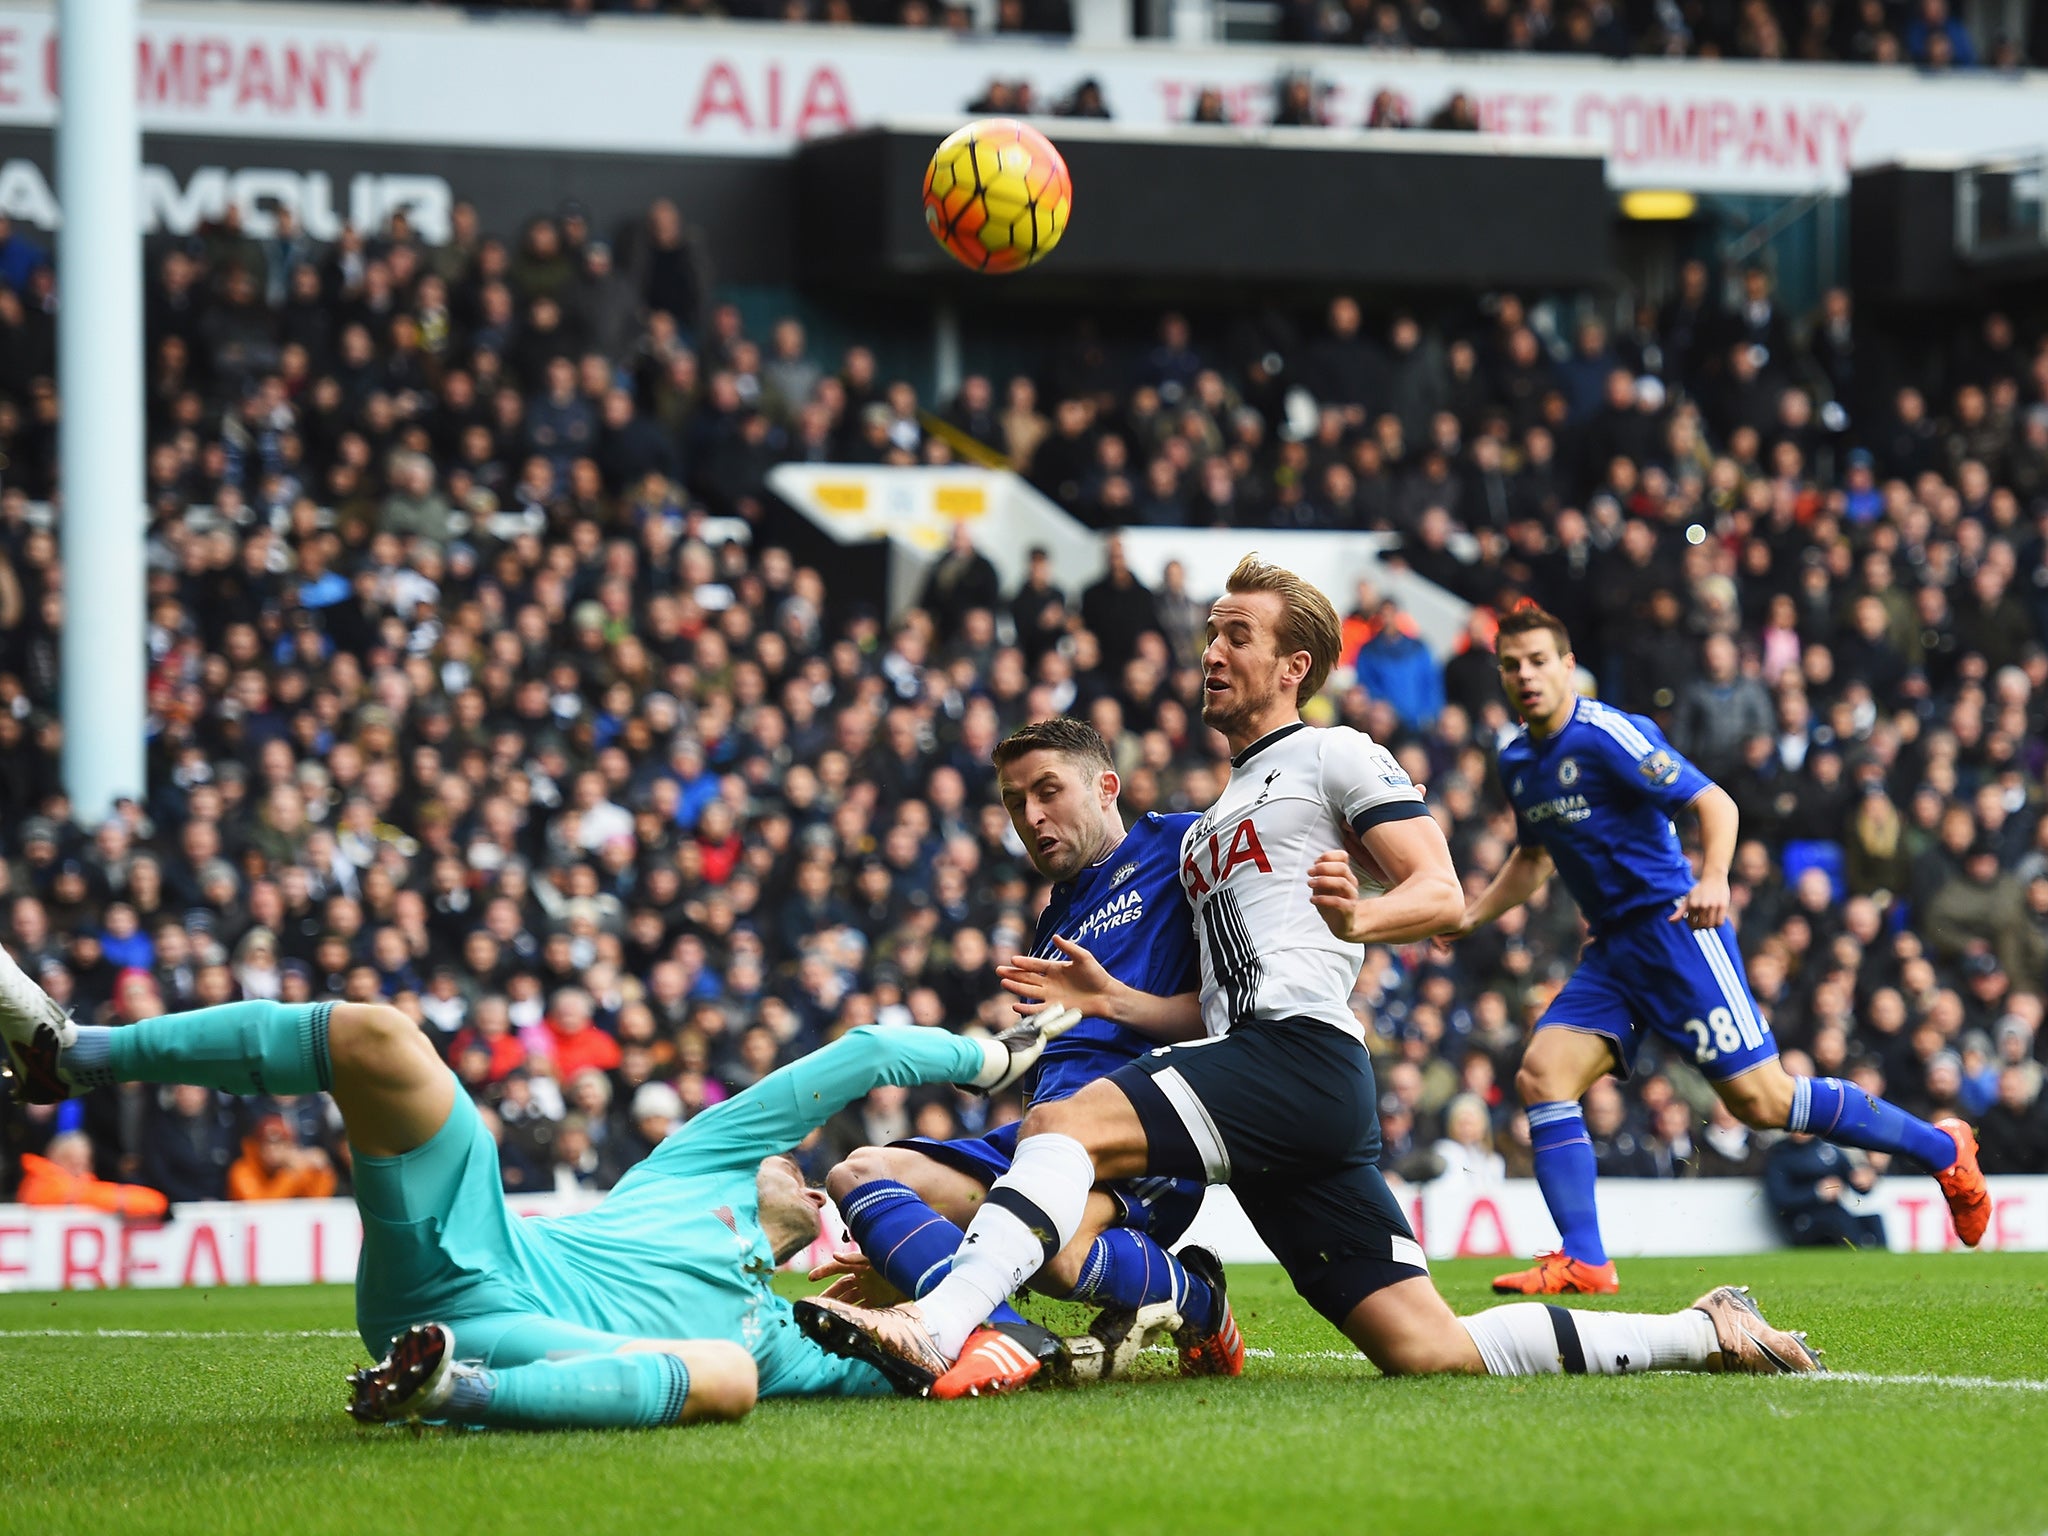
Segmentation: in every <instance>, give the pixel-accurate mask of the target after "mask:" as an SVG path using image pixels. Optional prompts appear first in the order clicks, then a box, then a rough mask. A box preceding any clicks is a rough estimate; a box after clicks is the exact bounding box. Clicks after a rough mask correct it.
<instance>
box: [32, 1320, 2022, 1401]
mask: <svg viewBox="0 0 2048 1536" xmlns="http://www.w3.org/2000/svg"><path fill="white" fill-rule="evenodd" d="M357 1337H359V1335H358V1334H356V1333H355V1332H354V1330H352V1329H348V1328H272V1329H235V1328H0V1339H354V1338H357ZM1145 1353H1146V1354H1148V1355H1167V1354H1173V1353H1175V1351H1174V1350H1171V1349H1167V1348H1165V1347H1163V1346H1159V1345H1154V1346H1153V1347H1152V1348H1150V1349H1147V1350H1146V1351H1145ZM1245 1353H1246V1354H1247V1355H1249V1356H1251V1357H1252V1358H1253V1359H1255V1360H1279V1359H1286V1360H1336V1361H1340V1362H1344V1363H1348V1364H1353V1365H1358V1366H1365V1365H1367V1364H1368V1362H1367V1360H1366V1358H1365V1356H1363V1355H1361V1354H1359V1353H1357V1352H1356V1351H1355V1350H1348V1349H1304V1350H1289V1351H1288V1352H1287V1353H1286V1354H1285V1355H1282V1354H1281V1353H1280V1351H1278V1350H1275V1349H1247V1350H1245ZM1789 1379H1791V1380H1795V1381H1820V1382H1829V1381H1834V1382H1845V1383H1847V1384H1849V1385H1851V1386H1860V1387H1948V1388H1952V1389H1960V1390H1963V1391H1968V1392H1980V1391H1990V1392H2048V1381H2035V1380H2029V1379H2027V1378H2024V1377H2006V1376H1924V1375H1923V1376H1913V1375H1908V1376H1884V1375H1876V1374H1872V1373H1870V1372H1866V1371H1827V1372H1824V1373H1821V1374H1817V1375H1810V1376H1809V1375H1802V1376H1795V1377H1792V1378H1789Z"/></svg>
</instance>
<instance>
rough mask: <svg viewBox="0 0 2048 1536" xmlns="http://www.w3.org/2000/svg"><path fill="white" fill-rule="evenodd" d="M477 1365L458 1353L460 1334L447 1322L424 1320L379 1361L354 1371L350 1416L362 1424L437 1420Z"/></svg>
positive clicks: (394, 1342) (350, 1374)
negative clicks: (463, 1378) (462, 1378)
mask: <svg viewBox="0 0 2048 1536" xmlns="http://www.w3.org/2000/svg"><path fill="white" fill-rule="evenodd" d="M476 1369H477V1367H475V1366H473V1365H463V1364H461V1363H460V1362H459V1361H457V1360H456V1358H455V1333H454V1331H453V1330H452V1329H451V1328H449V1326H448V1325H447V1324H446V1323H419V1324H416V1325H414V1326H413V1327H411V1328H408V1329H406V1330H405V1332H403V1333H401V1334H400V1335H399V1336H398V1337H397V1338H395V1339H393V1340H392V1341H391V1353H390V1354H388V1355H386V1356H385V1357H384V1358H383V1359H382V1360H379V1361H378V1362H377V1363H376V1364H375V1365H369V1366H364V1367H363V1368H362V1369H361V1370H359V1371H350V1372H349V1373H348V1386H349V1394H350V1395H349V1403H348V1412H349V1417H351V1418H353V1419H355V1420H356V1421H357V1422H358V1423H361V1424H397V1423H402V1422H404V1421H406V1420H414V1421H417V1420H420V1419H431V1418H435V1417H437V1416H438V1414H439V1411H440V1409H441V1408H442V1407H443V1406H444V1405H445V1404H446V1403H447V1401H448V1399H449V1397H450V1396H451V1395H452V1394H453V1393H454V1391H455V1382H456V1380H457V1378H458V1377H459V1376H461V1375H462V1374H463V1373H464V1372H473V1371H475V1370H476Z"/></svg>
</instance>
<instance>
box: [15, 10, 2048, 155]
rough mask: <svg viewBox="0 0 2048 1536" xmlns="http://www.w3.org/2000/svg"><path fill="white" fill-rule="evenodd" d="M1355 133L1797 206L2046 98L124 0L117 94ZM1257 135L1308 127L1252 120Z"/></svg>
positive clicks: (475, 144) (463, 130) (733, 123)
mask: <svg viewBox="0 0 2048 1536" xmlns="http://www.w3.org/2000/svg"><path fill="white" fill-rule="evenodd" d="M55 31H56V29H55V20H54V12H53V11H52V10H51V9H50V8H48V7H46V6H36V5H30V4H23V3H18V0H17V3H14V4H0V127H10V126H11V127H17V128H41V127H48V126H49V125H50V124H51V123H52V122H53V121H54V119H55V115H56V93H57V85H56V80H57V73H56V47H57V41H56V35H55ZM1300 72H1306V73H1308V74H1310V75H1311V76H1313V77H1314V79H1315V81H1316V83H1317V87H1318V90H1319V92H1320V94H1321V96H1322V99H1323V101H1324V104H1325V108H1326V111H1327V113H1328V114H1329V117H1330V119H1331V121H1332V122H1333V123H1335V124H1337V125H1339V126H1343V127H1347V128H1357V127H1360V126H1362V125H1363V123H1364V121H1365V115H1366V108H1367V106H1368V104H1369V103H1370V102H1371V101H1372V99H1373V98H1374V97H1375V96H1376V95H1377V94H1378V93H1379V92H1381V91H1383V90H1387V91H1392V92H1394V93H1395V94H1396V95H1398V96H1400V97H1402V98H1403V99H1404V100H1405V101H1406V102H1407V104H1408V106H1409V109H1410V114H1411V117H1413V118H1415V119H1417V120H1419V119H1421V118H1425V117H1427V116H1428V115H1429V114H1430V113H1431V112H1433V111H1434V110H1435V109H1436V108H1437V107H1438V106H1439V105H1441V104H1442V103H1443V102H1444V101H1445V100H1446V99H1448V98H1449V97H1450V95H1451V94H1452V93H1453V92H1456V91H1463V92H1465V93H1466V94H1468V95H1469V96H1471V97H1472V98H1473V100H1474V101H1475V102H1477V103H1478V106H1479V112H1480V118H1481V121H1482V122H1483V123H1484V124H1485V126H1486V127H1487V128H1488V129H1489V130H1491V131H1493V132H1496V133H1501V134H1505V135H1511V136H1514V137H1517V138H1520V139H1524V140H1528V141H1534V142H1537V143H1541V142H1543V141H1545V140H1553V141H1571V142H1573V143H1575V144H1590V145H1593V146H1596V147H1598V148H1600V149H1601V150H1602V151H1604V153H1605V154H1606V156H1607V164H1608V178H1609V180H1610V182H1612V183H1613V184H1614V185H1615V186H1617V187H1683V188H1688V189H1691V190H1695V191H1729V192H1766V193H1780V194H1798V193H1805V192H1814V191H1823V190H1830V189H1833V190H1839V189H1841V188H1842V187H1844V186H1846V185H1847V182H1848V177H1849V172H1850V171H1851V169H1853V168H1854V167H1856V166H1861V165H1873V164H1878V163H1881V162H1884V161H1887V160H1895V159H1900V158H1903V157H1907V156H1912V155H1945V156H1971V155H1977V156H1989V155H1996V154H2003V153H2007V152H2010V151H2012V150H2015V149H2019V148H2024V147H2027V146H2039V145H2040V143H2041V142H2042V140H2043V137H2044V132H2048V130H2044V128H2043V124H2044V123H2048V82H2044V80H2043V78H2042V77H2041V76H2038V75H2011V76H2008V75H1993V74H1990V73H1986V72H1983V71H1970V72H1956V73H1952V74H1949V75H1946V76H1939V77H1936V76H1929V75H1925V74H1922V73H1919V72H1916V71H1912V70H1906V69H1890V68H1875V67H1867V66H1859V65H1847V64H1843V65H1801V64H1738V63H1726V62H1717V61H1701V60H1695V61H1680V62H1670V61H1665V60H1640V61H1630V62H1622V63H1614V62H1609V61H1604V60H1594V59H1563V58H1550V57H1545V58H1540V59H1528V58H1519V57H1508V56H1502V55H1493V56H1475V55H1459V56H1452V55H1446V54H1427V53H1416V54H1406V55H1402V54H1385V53H1377V52H1367V51H1365V50H1362V49H1310V48H1284V47H1271V46H1265V45H1258V46H1234V47H1199V48H1191V47H1180V46H1176V45H1172V44H1167V43H1162V42H1151V43H1140V44H1124V45H1115V46H1089V45H1076V44H1068V43H1063V42H1052V41H1045V40H1041V41H1031V40H1017V39H1010V38H990V37H951V36H946V35H938V34H930V35H911V34H907V33H903V32H900V31H895V30H892V29H886V28H872V29H865V28H863V29H848V28H830V29H827V28H822V27H804V26H786V25H781V24H777V23H740V22H691V21H684V20H679V19H671V18H651V17H650V18H644V19H643V18H638V17H596V18H565V17H535V18H514V17H501V16H490V17H472V16H468V15H465V14H463V13H461V12H447V11H439V10H436V11H432V12H428V13H425V14H420V13H415V12H412V11H408V10H400V9H396V8H386V7H375V8H371V7H360V8H356V7H351V8H341V7H333V8H329V7H320V6H311V5H269V6H266V5H239V6H234V7H226V6H215V5H202V4H185V5H146V6H144V7H143V11H142V18H141V22H140V36H139V37H138V39H137V43H136V59H135V86H136V98H137V101H138V103H139V104H140V107H141V112H142V122H143V127H144V128H145V130H147V131H150V132H154V133H176V134H194V135H217V136H229V137H265V138H271V139H293V140H310V141H318V140H326V141H352V142H357V143H374V144H383V145H392V146H421V147H423V146H435V145H439V146H449V147H467V148H471V149H479V150H481V149H494V150H501V151H502V150H514V151H519V150H555V151H582V152H595V153H623V154H655V155H668V156H674V155H716V156H735V155H744V156H779V155H784V154H787V153H788V152H789V150H790V149H791V148H792V147H793V146H795V145H796V144H798V143H799V142H801V141H803V140H804V139H807V138H814V137H817V136H820V135H824V134H831V133H838V132H842V131H844V130H846V129H849V128H857V127H866V126H871V125H873V124H876V123H879V122H881V121H883V120H885V119H895V120H903V119H930V120H932V121H933V122H934V123H935V124H937V123H940V122H943V121H946V120H951V121H955V122H957V121H958V120H959V119H961V118H962V117H963V116H964V115H965V113H966V108H967V104H968V103H969V102H970V101H972V100H974V99H975V98H976V97H978V96H979V95H980V94H981V93H982V91H983V89H984V88H985V87H986V85H987V84H988V82H989V81H990V80H991V79H992V78H995V77H998V76H1000V77H1002V78H1005V79H1012V80H1014V79H1023V80H1027V81H1029V82H1030V83H1031V85H1032V87H1033V89H1034V91H1035V92H1036V93H1037V95H1038V97H1039V99H1040V100H1041V101H1044V102H1051V101H1053V100H1056V99H1057V98H1059V97H1060V96H1063V95H1065V94H1066V93H1068V92H1069V91H1071V90H1072V89H1073V87H1074V86H1075V85H1076V84H1077V83H1078V82H1079V81H1080V80H1082V79H1083V78H1086V77H1092V78H1093V79H1095V80H1096V81H1097V83H1098V84H1100V85H1101V87H1102V89H1103V92H1104V95H1105V96H1106V98H1107V100H1108V102H1109V105H1110V108H1111V110H1112V112H1113V113H1114V114H1115V118H1116V121H1117V122H1118V123H1120V124H1126V125H1130V126H1133V127H1139V128H1149V129H1157V128H1160V127H1164V126H1166V125H1168V124H1171V123H1177V122H1184V121H1186V120H1187V118H1188V116H1189V114H1190V113H1191V111H1192V109H1193V105H1194V101H1195V98H1196V96H1197V95H1198V94H1199V93H1200V92H1201V91H1202V90H1203V89H1204V88H1208V87H1214V88H1215V89H1217V90H1220V91H1221V92H1222V93H1223V97H1224V100H1225V102H1226V104H1227V107H1228V110H1229V112H1230V114H1231V116H1232V118H1233V120H1234V121H1236V122H1238V123H1240V124H1242V125H1244V126H1245V127H1246V128H1247V129H1257V130H1259V131H1262V132H1263V131H1269V130H1266V129H1265V128H1264V125H1265V124H1266V123H1267V122H1268V121H1269V120H1270V118H1271V116H1272V104H1273V99H1274V95H1275V90H1276V86H1277V84H1278V82H1279V81H1280V79H1281V78H1282V77H1283V76H1284V75H1287V74H1291V73H1300ZM1270 131H1274V132H1278V133H1283V134H1284V133H1290V132H1313V131H1314V130H1289V129H1280V130H1270Z"/></svg>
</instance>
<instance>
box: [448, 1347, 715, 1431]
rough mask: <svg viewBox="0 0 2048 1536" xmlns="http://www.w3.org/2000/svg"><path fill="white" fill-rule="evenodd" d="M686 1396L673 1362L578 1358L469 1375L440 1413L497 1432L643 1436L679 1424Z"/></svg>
mask: <svg viewBox="0 0 2048 1536" xmlns="http://www.w3.org/2000/svg"><path fill="white" fill-rule="evenodd" d="M689 1396H690V1369H689V1367H688V1366H686V1365H684V1364H683V1362H682V1361H680V1360H678V1359H677V1358H676V1357H675V1356H674V1355H662V1354H643V1353H639V1352H636V1353H633V1354H630V1355H577V1356H575V1357H573V1358H571V1359H568V1360H538V1361H535V1362H534V1363H533V1364H532V1365H515V1366H511V1367H508V1368H507V1369H505V1370H502V1371H479V1372H477V1373H476V1374H474V1375H471V1376H466V1377H464V1378H463V1379H461V1380H459V1381H457V1382H456V1383H455V1390H454V1393H453V1394H452V1395H451V1396H450V1397H449V1399H448V1404H447V1407H446V1408H445V1409H444V1410H443V1413H444V1415H445V1417H446V1419H447V1421H448V1422H449V1423H451V1424H482V1425H488V1426H490V1427H491V1428H493V1429H645V1428H651V1427H653V1426H656V1425H661V1424H674V1423H676V1422H677V1421H679V1420H680V1419H681V1418H682V1416H683V1404H684V1403H685V1402H686V1401H688V1399H689Z"/></svg>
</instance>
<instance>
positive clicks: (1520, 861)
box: [1436, 844, 1557, 953]
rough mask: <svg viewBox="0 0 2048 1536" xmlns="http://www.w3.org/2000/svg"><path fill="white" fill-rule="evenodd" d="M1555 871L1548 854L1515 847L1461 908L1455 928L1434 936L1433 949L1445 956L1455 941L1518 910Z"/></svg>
mask: <svg viewBox="0 0 2048 1536" xmlns="http://www.w3.org/2000/svg"><path fill="white" fill-rule="evenodd" d="M1556 870H1557V866H1556V865H1555V864H1554V863H1552V862H1551V858H1550V855H1549V854H1548V853H1546V852H1544V851H1543V850H1542V849H1541V848H1533V847H1530V846H1528V845H1526V844H1524V845H1523V846H1521V847H1519V848H1517V849H1516V850H1515V851H1514V852H1513V853H1511V854H1509V855H1508V861H1507V862H1506V863H1505V864H1503V865H1501V867H1500V873H1499V874H1497V875H1495V876H1494V877H1493V879H1492V880H1491V881H1490V882H1488V884H1487V887H1486V889H1485V890H1483V891H1481V892H1480V893H1479V897H1478V899H1477V900H1476V901H1474V902H1472V903H1471V905H1469V906H1467V907H1466V908H1465V915H1464V916H1463V917H1462V918H1460V919H1459V920H1458V926H1457V927H1455V928H1452V929H1451V930H1449V931H1448V932H1446V933H1440V934H1438V935H1437V936H1436V945H1437V948H1438V949H1440V950H1443V951H1445V952H1446V953H1448V952H1449V950H1450V947H1451V946H1452V945H1453V944H1455V943H1457V941H1458V940H1460V939H1463V938H1469V937H1470V936H1471V935H1472V933H1473V932H1474V931H1475V930H1477V929H1480V928H1484V927H1485V926H1486V925H1487V924H1488V923H1490V922H1492V921H1493V920H1494V919H1495V918H1497V917H1499V916H1500V915H1501V913H1503V912H1508V911H1512V910H1513V909H1514V908H1516V907H1519V906H1520V905H1521V904H1522V903H1523V902H1525V901H1527V900H1528V899H1529V898H1530V897H1531V896H1534V895H1535V894H1536V893H1537V892H1538V891H1540V890H1542V889H1543V887H1544V885H1545V883H1546V882H1547V881H1548V880H1549V879H1550V877H1551V875H1552V874H1554V873H1555V872H1556Z"/></svg>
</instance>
